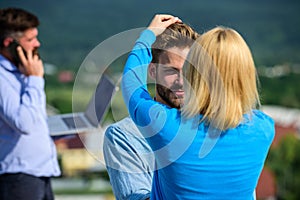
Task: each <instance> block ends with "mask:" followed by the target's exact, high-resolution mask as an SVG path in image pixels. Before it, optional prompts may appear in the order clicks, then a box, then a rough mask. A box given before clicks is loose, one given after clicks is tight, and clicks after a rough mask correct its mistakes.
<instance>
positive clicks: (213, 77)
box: [182, 26, 260, 130]
mask: <svg viewBox="0 0 300 200" xmlns="http://www.w3.org/2000/svg"><path fill="white" fill-rule="evenodd" d="M185 69H186V74H185V78H186V80H185V91H186V92H185V103H184V106H183V108H182V112H183V114H184V115H185V116H186V117H193V116H195V115H197V114H202V115H203V118H202V120H204V121H206V122H208V123H209V124H211V125H213V126H214V127H216V128H218V129H220V130H226V129H228V128H234V127H236V126H237V125H238V124H239V123H240V122H242V120H243V115H244V114H245V113H251V110H252V109H253V108H255V107H256V106H257V105H260V102H259V95H258V91H257V83H256V81H257V80H258V79H257V74H256V69H255V65H254V61H253V58H252V54H251V52H250V49H249V47H248V45H247V44H246V42H245V41H244V39H243V38H242V37H241V35H240V34H239V33H238V32H236V31H235V30H233V29H230V28H225V27H220V26H219V27H216V28H213V29H212V30H210V31H208V32H206V33H204V34H203V35H202V36H201V37H200V38H199V39H197V41H196V42H195V44H194V45H193V46H192V48H191V51H190V53H189V56H188V59H187V62H186V66H185Z"/></svg>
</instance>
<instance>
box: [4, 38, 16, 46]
mask: <svg viewBox="0 0 300 200" xmlns="http://www.w3.org/2000/svg"><path fill="white" fill-rule="evenodd" d="M13 40H14V39H13V38H11V37H6V38H5V39H4V40H3V45H4V47H8V46H9V45H10V43H12V41H13Z"/></svg>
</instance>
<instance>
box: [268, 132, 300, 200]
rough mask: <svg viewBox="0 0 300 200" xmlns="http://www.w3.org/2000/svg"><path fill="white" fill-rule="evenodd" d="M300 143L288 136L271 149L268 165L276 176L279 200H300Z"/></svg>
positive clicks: (293, 137)
mask: <svg viewBox="0 0 300 200" xmlns="http://www.w3.org/2000/svg"><path fill="white" fill-rule="evenodd" d="M299 152H300V141H299V140H298V139H297V138H296V137H295V136H294V135H293V134H288V135H287V136H285V137H284V138H283V139H282V140H281V141H280V142H279V144H278V146H276V147H273V148H271V150H270V152H269V155H268V158H267V162H266V165H267V166H268V167H269V168H270V169H271V170H272V171H273V173H274V174H275V179H276V184H277V198H278V199H282V200H283V199H284V200H297V199H300V190H299V188H300V168H299V165H300V154H299Z"/></svg>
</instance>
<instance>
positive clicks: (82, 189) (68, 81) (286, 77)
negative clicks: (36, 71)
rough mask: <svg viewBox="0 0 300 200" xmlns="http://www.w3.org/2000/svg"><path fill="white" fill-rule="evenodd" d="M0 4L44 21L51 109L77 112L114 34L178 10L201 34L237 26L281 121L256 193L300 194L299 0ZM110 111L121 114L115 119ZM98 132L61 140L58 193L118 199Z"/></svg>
mask: <svg viewBox="0 0 300 200" xmlns="http://www.w3.org/2000/svg"><path fill="white" fill-rule="evenodd" d="M0 7H1V8H4V7H20V8H24V9H27V10H29V11H31V12H33V13H34V14H36V15H37V16H38V17H39V19H40V21H41V25H40V27H39V39H40V41H41V43H42V46H41V48H40V54H41V55H42V58H43V60H44V63H45V72H46V75H45V78H46V81H47V84H46V93H47V103H48V106H49V108H48V113H49V114H55V113H68V112H72V111H73V109H72V92H73V86H74V81H75V78H76V76H77V73H78V70H79V68H80V66H81V64H82V62H83V61H84V59H85V58H86V56H87V55H88V54H89V52H90V51H92V50H93V49H94V48H95V47H96V46H97V45H98V44H100V43H101V42H103V41H104V40H106V39H107V38H109V37H111V36H113V35H116V34H118V33H121V32H124V31H127V30H130V29H135V28H141V27H145V26H147V25H148V24H149V22H150V20H151V19H152V17H153V16H154V15H155V14H156V13H169V14H173V15H176V16H178V17H180V18H181V19H182V20H183V21H184V22H185V23H187V24H189V25H191V26H192V27H193V28H194V29H195V30H196V31H198V32H199V33H202V32H204V31H206V30H208V29H210V28H213V27H215V26H217V25H223V26H229V27H232V28H234V29H236V30H237V31H238V32H239V33H241V35H242V36H243V37H244V38H245V40H246V42H247V43H248V45H249V46H250V48H251V50H252V53H253V56H254V60H255V63H256V66H257V70H258V74H259V79H260V94H261V102H262V105H263V107H262V109H263V110H265V112H267V113H268V114H269V115H271V117H273V118H274V120H275V122H276V138H275V140H274V143H273V144H272V148H271V150H270V153H269V156H268V158H267V162H266V166H265V168H264V170H263V173H262V175H261V178H260V180H259V184H258V189H257V196H258V199H300V190H299V188H300V167H298V166H299V165H300V154H299V152H300V144H299V138H300V137H299V135H300V110H299V109H300V89H299V86H300V34H299V33H300V12H299V11H300V1H298V0H252V1H246V0H226V1H221V0H201V1H199V0H189V1H180V0H172V1H171V0H164V1H159V2H154V1H138V0H127V1H121V0H88V1H87V0H72V1H71V0H64V1H59V0H51V1H50V0H45V1H35V0H26V1H25V0H0ZM0 28H1V27H0ZM125 59H126V56H122V57H120V58H118V59H116V61H115V62H114V63H113V65H114V67H115V68H116V69H119V70H117V71H121V70H122V68H123V65H124V60H125ZM96 82H97V81H96V80H95V83H96ZM82 96H83V97H82V99H80V100H79V102H81V101H82V105H85V104H86V102H87V101H88V100H89V95H82ZM73 100H74V99H73ZM77 101H78V100H77ZM113 105H114V109H113V111H112V109H111V110H110V112H109V114H108V115H107V117H106V121H105V124H106V125H108V124H109V123H112V122H114V121H116V120H119V119H121V118H123V117H125V116H126V115H127V113H126V110H125V108H124V106H123V105H122V100H121V98H120V94H117V95H116V98H115V99H114V104H113ZM113 112H115V113H121V114H120V115H118V116H117V117H115V116H114V115H113V114H112V113H113ZM104 127H105V125H104ZM102 132H103V131H102ZM97 134H99V133H97V132H96V133H93V134H92V133H89V134H88V135H89V137H86V134H85V135H84V134H82V135H80V134H79V135H74V136H72V137H68V138H64V139H60V140H56V144H57V148H58V153H59V158H60V162H61V167H62V169H63V175H62V177H60V178H58V179H55V181H56V182H55V183H54V187H55V192H56V195H57V199H59V198H62V196H64V195H67V194H72V195H74V194H76V195H77V198H78V199H87V198H86V197H82V196H80V195H83V194H88V195H90V197H92V196H91V195H92V194H94V195H96V197H95V198H96V199H100V196H103V195H104V196H105V197H103V198H111V199H113V198H114V197H113V196H112V195H111V188H110V185H109V182H108V176H107V174H106V170H105V166H104V163H103V162H102V159H101V158H99V157H101V151H100V152H97V153H93V152H92V153H91V151H88V150H90V149H91V148H90V147H87V146H89V145H91V146H93V145H96V146H97V145H98V147H97V149H101V142H100V143H99V144H97V143H96V144H95V143H93V144H92V142H91V141H95V140H93V139H91V138H92V137H90V136H91V135H94V137H97V138H98V137H99V135H97ZM99 140H101V139H99ZM97 141H98V139H97ZM87 149H88V150H87ZM75 180H76V181H75ZM101 198H102V197H101ZM72 199H75V197H72Z"/></svg>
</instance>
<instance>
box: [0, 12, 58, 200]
mask: <svg viewBox="0 0 300 200" xmlns="http://www.w3.org/2000/svg"><path fill="white" fill-rule="evenodd" d="M38 25H39V20H38V18H37V17H36V16H35V15H33V14H32V13H30V12H28V11H25V10H23V9H18V8H5V9H0V199H1V200H25V199H26V200H28V199H30V200H52V199H54V195H53V192H52V187H51V181H50V177H53V176H59V175H60V169H59V165H58V162H57V154H56V149H55V145H54V143H53V141H52V139H51V137H50V134H49V129H48V126H47V114H46V97H45V91H44V84H45V81H44V78H43V76H44V66H43V62H42V60H41V59H40V57H39V55H38V54H37V49H38V48H39V47H40V42H39V40H38V38H37V36H38V29H37V27H38Z"/></svg>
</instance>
